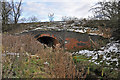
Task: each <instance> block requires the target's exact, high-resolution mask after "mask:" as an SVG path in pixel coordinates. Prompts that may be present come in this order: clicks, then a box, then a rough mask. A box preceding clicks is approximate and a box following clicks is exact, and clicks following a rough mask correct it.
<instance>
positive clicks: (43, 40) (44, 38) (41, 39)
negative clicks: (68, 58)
mask: <svg viewBox="0 0 120 80" xmlns="http://www.w3.org/2000/svg"><path fill="white" fill-rule="evenodd" d="M37 40H38V41H39V42H40V43H42V44H46V45H47V46H48V47H53V48H54V47H55V46H56V44H58V43H59V41H58V40H57V39H55V38H53V37H50V36H41V37H39V38H37Z"/></svg>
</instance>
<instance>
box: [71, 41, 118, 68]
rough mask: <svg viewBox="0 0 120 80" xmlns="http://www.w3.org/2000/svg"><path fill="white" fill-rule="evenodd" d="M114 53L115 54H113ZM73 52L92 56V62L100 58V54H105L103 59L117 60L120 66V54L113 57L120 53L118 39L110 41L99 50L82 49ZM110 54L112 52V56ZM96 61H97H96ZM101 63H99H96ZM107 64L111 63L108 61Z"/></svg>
mask: <svg viewBox="0 0 120 80" xmlns="http://www.w3.org/2000/svg"><path fill="white" fill-rule="evenodd" d="M111 53H114V54H111ZM73 54H82V55H86V56H88V57H90V56H92V60H91V61H92V62H95V60H96V59H98V55H103V59H102V60H106V61H112V62H114V61H117V64H116V66H118V64H119V63H118V58H120V56H115V58H112V55H115V54H119V55H120V43H119V42H118V41H112V42H110V43H108V44H107V45H106V46H105V47H102V48H101V49H100V50H99V51H89V50H80V51H79V52H73ZM108 54H110V56H109V57H108ZM95 63H96V62H95ZM96 64H99V63H96ZM106 64H108V65H109V64H110V63H108V62H106Z"/></svg>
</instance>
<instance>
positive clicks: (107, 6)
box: [91, 0, 118, 20]
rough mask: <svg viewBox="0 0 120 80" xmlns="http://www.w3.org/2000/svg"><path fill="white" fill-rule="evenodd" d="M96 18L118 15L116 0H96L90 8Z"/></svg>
mask: <svg viewBox="0 0 120 80" xmlns="http://www.w3.org/2000/svg"><path fill="white" fill-rule="evenodd" d="M91 10H92V11H93V13H94V15H95V17H96V18H102V19H109V20H111V19H113V18H116V19H117V17H118V2H117V1H116V0H114V1H109V2H105V1H104V2H98V3H97V4H96V5H95V6H94V7H93V8H92V9H91Z"/></svg>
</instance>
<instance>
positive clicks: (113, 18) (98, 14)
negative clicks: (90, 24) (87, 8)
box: [91, 0, 120, 38]
mask: <svg viewBox="0 0 120 80" xmlns="http://www.w3.org/2000/svg"><path fill="white" fill-rule="evenodd" d="M119 3H120V2H119V1H117V0H112V1H108V2H106V1H103V2H98V3H97V4H96V5H95V6H93V8H92V9H91V10H92V11H93V13H94V16H95V18H99V19H102V20H108V23H106V24H107V26H108V27H111V28H112V31H113V34H114V36H117V37H118V38H120V36H118V35H119V33H120V27H119V25H118V24H119V21H118V20H119V19H120V13H119V11H120V10H119V8H120V5H119Z"/></svg>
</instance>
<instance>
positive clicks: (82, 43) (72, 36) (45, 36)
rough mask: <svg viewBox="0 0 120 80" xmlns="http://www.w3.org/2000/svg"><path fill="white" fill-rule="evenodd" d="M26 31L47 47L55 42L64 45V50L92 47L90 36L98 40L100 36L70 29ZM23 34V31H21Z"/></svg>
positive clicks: (54, 44) (53, 45) (52, 45)
mask: <svg viewBox="0 0 120 80" xmlns="http://www.w3.org/2000/svg"><path fill="white" fill-rule="evenodd" d="M26 33H31V34H32V35H33V36H34V38H36V40H38V41H39V42H41V43H43V44H46V45H47V46H49V47H55V46H56V45H57V44H60V45H61V47H64V48H65V50H69V51H77V50H80V49H90V48H91V47H92V45H93V44H92V43H91V41H90V38H91V39H92V40H93V41H95V42H96V41H97V40H100V39H101V37H100V36H97V35H96V36H95V35H94V36H93V35H88V34H87V33H78V32H71V31H65V30H62V31H51V30H50V31H41V30H35V31H29V32H26ZM23 34H25V33H23Z"/></svg>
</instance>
